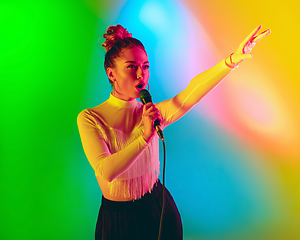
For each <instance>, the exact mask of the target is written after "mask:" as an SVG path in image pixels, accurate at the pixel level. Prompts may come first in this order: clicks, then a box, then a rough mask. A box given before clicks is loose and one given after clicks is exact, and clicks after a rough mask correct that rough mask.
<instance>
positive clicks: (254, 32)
mask: <svg viewBox="0 0 300 240" xmlns="http://www.w3.org/2000/svg"><path fill="white" fill-rule="evenodd" d="M260 29H261V25H259V26H258V27H257V28H255V29H254V30H253V31H252V32H251V33H250V34H249V35H248V36H247V37H246V38H245V40H244V41H243V42H242V43H241V45H243V46H245V45H246V44H247V42H249V41H251V40H252V39H253V37H254V36H255V35H256V34H257V33H258V31H259V30H260Z"/></svg>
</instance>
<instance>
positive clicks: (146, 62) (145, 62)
mask: <svg viewBox="0 0 300 240" xmlns="http://www.w3.org/2000/svg"><path fill="white" fill-rule="evenodd" d="M125 63H136V61H126V62H125ZM145 63H149V61H145V62H144V64H145Z"/></svg>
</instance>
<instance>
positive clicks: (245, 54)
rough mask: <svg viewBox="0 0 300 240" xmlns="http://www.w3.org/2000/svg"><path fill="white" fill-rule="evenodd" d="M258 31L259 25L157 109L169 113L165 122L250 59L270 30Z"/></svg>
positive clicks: (177, 114) (178, 115) (191, 104)
mask: <svg viewBox="0 0 300 240" xmlns="http://www.w3.org/2000/svg"><path fill="white" fill-rule="evenodd" d="M260 29H261V25H260V26H258V27H257V28H255V29H254V30H253V31H252V32H251V33H250V34H249V35H248V36H247V37H246V38H245V40H244V41H243V42H242V43H241V44H240V45H239V47H238V49H237V50H236V51H235V52H234V53H232V54H231V55H230V56H229V57H227V58H225V59H223V60H222V61H221V62H219V63H218V64H217V65H215V66H213V67H212V68H210V69H208V70H206V71H205V72H202V73H200V74H199V75H197V76H196V77H194V78H193V79H192V81H191V82H190V83H189V85H188V86H187V87H186V88H185V89H184V90H183V91H182V92H180V93H179V94H178V95H176V96H175V97H174V98H172V99H170V100H167V101H166V102H168V103H166V104H163V105H165V106H167V107H166V109H161V108H159V107H158V108H159V110H160V111H168V112H169V114H166V115H167V116H168V119H166V121H167V122H169V123H171V122H174V121H176V120H178V119H179V118H181V117H182V116H183V115H184V114H186V113H187V112H188V111H189V110H190V109H191V108H192V107H193V106H194V105H195V104H196V103H198V102H199V101H200V100H201V99H202V98H203V97H204V96H205V95H206V94H207V93H208V92H210V91H211V90H212V89H213V88H214V87H216V86H217V85H218V84H219V83H220V82H221V81H222V80H223V79H224V78H225V77H226V76H227V75H228V74H229V73H230V72H231V71H232V70H233V69H235V68H236V67H237V66H238V64H239V63H241V62H242V61H244V60H245V59H247V58H251V57H252V54H250V52H251V50H252V48H253V47H254V46H255V44H256V43H257V42H258V41H260V40H261V39H263V38H264V37H266V36H267V35H269V34H270V33H271V31H270V29H268V30H266V31H264V32H261V33H259V31H260ZM163 115H164V114H163Z"/></svg>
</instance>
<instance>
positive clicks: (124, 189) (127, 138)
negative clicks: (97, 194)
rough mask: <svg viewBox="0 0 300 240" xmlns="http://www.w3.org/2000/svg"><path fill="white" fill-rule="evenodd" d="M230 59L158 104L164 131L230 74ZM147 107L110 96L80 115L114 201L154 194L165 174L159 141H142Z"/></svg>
mask: <svg viewBox="0 0 300 240" xmlns="http://www.w3.org/2000/svg"><path fill="white" fill-rule="evenodd" d="M231 71H232V69H231V68H228V67H227V66H226V65H225V62H224V60H223V61H221V62H220V63H218V64H217V65H216V66H214V67H212V68H210V69H209V70H207V71H205V72H203V73H201V74H199V75H197V76H196V77H195V78H194V79H193V80H192V81H191V82H190V84H189V85H188V86H187V88H185V89H184V90H183V91H182V92H181V93H179V94H178V95H176V96H175V97H174V98H172V99H169V100H166V101H163V102H161V103H158V104H155V105H156V107H157V108H158V110H159V112H160V114H161V116H162V122H161V127H162V129H164V128H165V127H166V126H167V125H169V124H171V123H173V122H175V121H177V120H178V119H179V118H181V117H182V116H183V115H184V114H186V113H187V112H188V111H189V110H190V109H191V108H192V107H193V106H194V105H195V104H196V103H197V102H199V101H200V100H201V98H202V97H203V96H204V95H205V94H207V93H208V92H209V91H210V90H211V89H212V88H213V87H215V86H216V85H217V84H218V83H219V82H220V81H221V80H222V79H224V78H225V77H226V76H227V75H228V74H229V73H230V72H231ZM142 109H143V105H142V104H141V103H140V102H138V101H137V100H132V101H123V100H120V99H117V98H115V97H114V96H112V95H110V98H109V99H108V100H107V101H105V102H104V103H102V104H100V105H99V106H97V107H94V108H90V109H86V110H83V111H82V112H81V113H80V114H79V115H78V128H79V132H80V137H81V141H82V145H83V148H84V151H85V154H86V156H87V158H88V160H89V162H90V164H91V166H92V167H93V169H94V171H95V174H96V177H97V180H98V183H99V186H100V188H101V190H102V193H103V195H104V196H105V197H106V198H108V199H111V200H120V201H122V200H131V199H137V198H140V197H141V196H143V195H144V194H145V193H146V192H149V191H151V189H152V187H153V185H154V183H155V182H156V181H157V179H158V175H159V149H158V148H159V142H158V141H159V138H158V137H157V136H155V137H154V138H153V139H152V141H151V142H150V144H147V143H146V142H145V140H144V139H143V137H142V134H143V131H144V129H143V121H142ZM129 160H130V162H131V165H130V166H128V167H127V168H126V169H125V170H124V171H123V172H122V173H120V174H119V175H118V176H116V177H115V178H114V179H113V180H112V181H109V180H107V179H106V176H105V173H106V172H109V171H112V170H114V169H115V168H118V167H119V166H120V165H121V164H122V163H123V162H128V161H129Z"/></svg>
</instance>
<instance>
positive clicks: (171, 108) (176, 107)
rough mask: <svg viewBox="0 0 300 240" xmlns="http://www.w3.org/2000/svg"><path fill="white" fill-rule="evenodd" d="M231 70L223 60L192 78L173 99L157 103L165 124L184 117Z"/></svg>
mask: <svg viewBox="0 0 300 240" xmlns="http://www.w3.org/2000/svg"><path fill="white" fill-rule="evenodd" d="M232 70H233V69H232V68H229V67H227V66H226V64H225V60H224V59H223V60H222V61H221V62H219V63H218V64H217V65H215V66H213V67H212V68H210V69H208V70H206V71H205V72H202V73H200V74H199V75H197V76H196V77H194V78H193V79H192V81H191V82H190V83H189V85H188V86H187V87H186V88H185V89H184V90H183V91H182V92H180V93H179V94H178V95H176V96H175V97H174V98H172V99H169V100H166V101H163V102H161V103H158V104H157V108H158V109H159V111H160V113H161V115H162V116H166V119H164V121H165V124H166V125H168V124H170V123H173V122H175V121H177V120H178V119H180V118H181V117H182V116H184V115H185V114H186V113H187V112H188V111H189V110H190V109H191V108H192V107H193V106H194V105H195V104H196V103H198V102H199V101H200V100H201V99H202V98H203V97H204V96H205V95H206V94H207V93H209V92H210V91H211V90H212V89H213V88H214V87H215V86H217V85H218V84H219V83H220V82H221V81H222V80H223V79H224V78H225V77H226V76H227V75H228V74H229V73H230V72H231V71H232Z"/></svg>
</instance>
